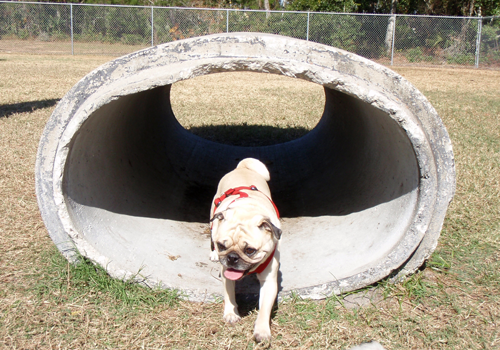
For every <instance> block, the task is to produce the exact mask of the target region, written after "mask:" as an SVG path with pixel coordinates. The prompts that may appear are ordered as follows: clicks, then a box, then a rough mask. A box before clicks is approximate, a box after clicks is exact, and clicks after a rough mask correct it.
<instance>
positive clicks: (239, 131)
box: [188, 123, 311, 147]
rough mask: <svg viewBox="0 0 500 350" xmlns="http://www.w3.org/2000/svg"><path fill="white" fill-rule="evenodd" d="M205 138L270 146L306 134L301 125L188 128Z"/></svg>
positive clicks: (226, 142)
mask: <svg viewBox="0 0 500 350" xmlns="http://www.w3.org/2000/svg"><path fill="white" fill-rule="evenodd" d="M188 130H189V131H190V132H191V133H193V134H195V135H197V136H200V137H203V138H204V139H206V140H210V141H213V142H218V143H223V144H226V145H231V146H242V147H260V146H270V145H275V144H278V143H284V142H288V141H292V140H295V139H298V138H300V137H302V136H304V135H305V134H307V133H308V132H309V131H311V130H309V129H306V128H303V127H283V128H280V127H276V126H268V125H249V124H247V123H243V124H241V125H204V126H196V127H191V128H189V129H188Z"/></svg>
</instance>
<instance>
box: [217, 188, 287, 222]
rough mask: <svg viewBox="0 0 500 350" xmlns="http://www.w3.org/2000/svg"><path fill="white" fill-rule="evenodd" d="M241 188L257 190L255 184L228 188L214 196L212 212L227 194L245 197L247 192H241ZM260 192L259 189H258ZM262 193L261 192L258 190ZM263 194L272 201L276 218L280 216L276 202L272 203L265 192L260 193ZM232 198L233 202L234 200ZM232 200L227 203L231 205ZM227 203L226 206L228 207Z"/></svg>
mask: <svg viewBox="0 0 500 350" xmlns="http://www.w3.org/2000/svg"><path fill="white" fill-rule="evenodd" d="M242 190H250V191H259V190H258V189H257V187H255V186H253V185H252V186H240V187H236V188H230V189H229V190H227V191H226V192H224V193H223V194H222V196H220V197H219V198H216V199H215V200H214V204H215V207H214V212H213V214H215V211H216V210H217V208H218V207H219V205H220V204H221V203H222V202H223V201H224V200H225V199H226V198H227V197H229V196H237V195H239V197H238V198H236V199H240V198H246V197H248V193H245V192H242ZM259 192H260V191H259ZM260 193H262V192H260ZM262 194H263V195H264V196H266V197H267V199H269V201H270V202H271V203H272V205H273V207H274V210H275V211H276V215H278V219H279V218H280V213H279V211H278V207H277V206H276V204H274V202H273V201H272V199H271V198H269V197H268V196H267V195H266V194H264V193H262ZM236 199H234V200H233V202H234V201H235V200H236ZM233 202H231V203H229V205H231V204H232V203H233ZM229 205H228V207H229Z"/></svg>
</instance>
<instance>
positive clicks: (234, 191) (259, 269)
mask: <svg viewBox="0 0 500 350" xmlns="http://www.w3.org/2000/svg"><path fill="white" fill-rule="evenodd" d="M243 190H250V191H259V190H258V189H257V187H255V186H253V185H252V186H240V187H236V188H230V189H229V190H227V191H226V192H224V193H223V194H222V196H220V197H219V198H216V199H215V200H214V205H215V207H214V212H213V215H215V212H216V210H217V208H218V207H219V205H221V203H222V202H223V201H224V200H225V199H226V198H228V197H230V196H239V197H238V198H235V199H234V200H233V201H232V202H231V203H229V205H231V204H232V203H233V202H234V201H236V200H237V199H240V198H246V197H248V193H245V192H242V191H243ZM259 192H260V191H259ZM260 193H262V192H260ZM262 194H263V195H264V196H266V197H267V199H269V201H270V202H271V203H272V205H273V207H274V210H275V211H276V215H277V216H278V219H279V218H280V213H279V211H278V207H277V206H276V204H274V202H273V200H272V199H271V198H269V197H268V196H267V195H266V194H265V193H262ZM229 205H228V207H229ZM210 229H212V227H210ZM213 249H215V247H213ZM275 252H276V248H275V249H274V250H273V252H272V253H271V255H269V257H268V258H267V259H266V261H264V262H263V263H262V264H260V265H259V266H258V267H257V268H256V269H255V270H254V271H252V272H249V273H247V274H248V275H251V274H253V273H262V272H263V271H264V270H265V269H266V267H267V266H268V265H269V264H270V263H271V260H273V257H274V253H275Z"/></svg>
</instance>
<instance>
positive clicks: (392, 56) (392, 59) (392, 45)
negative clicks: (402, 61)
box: [391, 15, 397, 66]
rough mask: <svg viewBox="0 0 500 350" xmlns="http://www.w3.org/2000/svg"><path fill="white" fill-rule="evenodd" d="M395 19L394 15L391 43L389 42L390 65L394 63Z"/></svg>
mask: <svg viewBox="0 0 500 350" xmlns="http://www.w3.org/2000/svg"><path fill="white" fill-rule="evenodd" d="M396 19H397V16H396V15H394V24H393V25H392V43H391V66H392V65H393V64H394V41H395V40H396Z"/></svg>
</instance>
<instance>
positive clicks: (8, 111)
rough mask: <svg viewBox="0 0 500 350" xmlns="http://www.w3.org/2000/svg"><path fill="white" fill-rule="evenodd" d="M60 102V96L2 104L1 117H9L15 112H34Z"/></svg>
mask: <svg viewBox="0 0 500 350" xmlns="http://www.w3.org/2000/svg"><path fill="white" fill-rule="evenodd" d="M57 102H59V99H58V98H54V99H50V100H41V101H30V102H20V103H13V104H10V105H0V118H8V117H10V116H11V115H12V114H14V113H25V112H34V111H36V110H37V109H43V108H48V107H52V106H54V105H56V104H57Z"/></svg>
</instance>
